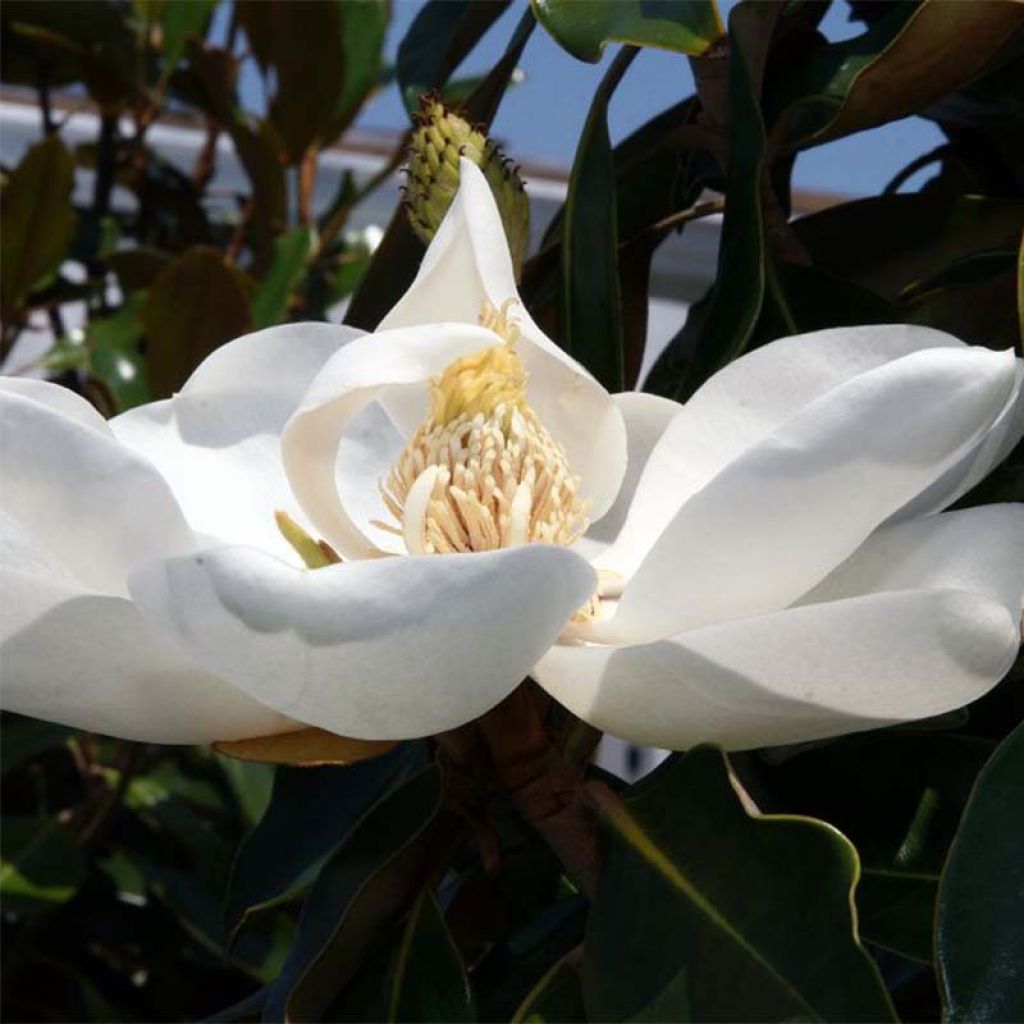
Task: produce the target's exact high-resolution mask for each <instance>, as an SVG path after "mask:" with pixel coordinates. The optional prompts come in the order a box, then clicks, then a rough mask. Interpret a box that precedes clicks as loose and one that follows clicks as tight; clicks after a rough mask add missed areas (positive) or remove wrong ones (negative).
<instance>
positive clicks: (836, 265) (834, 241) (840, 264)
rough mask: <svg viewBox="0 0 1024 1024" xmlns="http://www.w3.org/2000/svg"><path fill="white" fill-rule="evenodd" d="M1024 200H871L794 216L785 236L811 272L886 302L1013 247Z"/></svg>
mask: <svg viewBox="0 0 1024 1024" xmlns="http://www.w3.org/2000/svg"><path fill="white" fill-rule="evenodd" d="M1022 223H1024V202H1022V201H1021V200H1019V199H987V198H984V197H981V196H946V195H942V194H936V193H931V192H921V193H916V194H911V195H892V196H875V197H872V198H870V199H857V200H854V201H853V202H849V203H842V204H840V205H839V206H833V207H830V208H829V209H826V210H822V211H821V212H820V213H814V214H811V215H809V216H807V217H802V218H800V219H799V220H797V221H795V222H794V224H793V230H794V232H795V234H796V236H797V239H798V240H799V241H800V243H801V244H802V245H803V246H804V248H805V249H806V250H807V251H808V253H809V255H810V257H811V260H812V261H813V263H814V264H816V265H817V266H818V267H821V268H822V269H824V270H827V271H829V272H830V273H832V274H834V275H836V276H837V277H840V278H843V279H845V280H847V281H850V282H853V283H854V284H857V285H860V286H862V287H865V288H869V289H871V290H872V291H874V292H876V293H877V294H878V295H881V296H882V297H883V298H886V299H890V300H893V299H896V298H898V297H899V294H900V293H901V292H902V291H903V289H904V288H906V287H907V285H909V284H912V283H913V282H915V281H919V280H922V279H926V278H928V277H930V276H932V275H933V274H937V273H939V272H940V271H942V270H944V269H945V268H947V267H949V266H950V265H952V264H953V263H955V262H957V261H958V260H961V259H963V258H965V257H968V256H971V255H973V254H974V253H978V252H983V251H986V250H991V249H1003V248H1014V249H1015V248H1016V247H1017V245H1018V244H1019V242H1020V237H1019V235H1020V225H1021V224H1022Z"/></svg>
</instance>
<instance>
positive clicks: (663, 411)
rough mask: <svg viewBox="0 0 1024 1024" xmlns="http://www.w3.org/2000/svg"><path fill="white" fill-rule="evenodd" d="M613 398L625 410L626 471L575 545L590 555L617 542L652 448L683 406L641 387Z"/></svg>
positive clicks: (587, 555) (598, 552)
mask: <svg viewBox="0 0 1024 1024" xmlns="http://www.w3.org/2000/svg"><path fill="white" fill-rule="evenodd" d="M612 401H613V402H614V403H615V405H616V407H617V408H618V410H619V412H620V413H622V420H623V423H624V424H625V426H626V444H627V457H626V475H625V476H624V477H623V479H622V486H621V487H620V488H619V493H618V495H617V496H616V498H615V504H614V505H612V507H611V508H610V509H609V510H608V511H607V512H606V513H605V514H604V516H603V517H602V518H601V519H599V520H598V521H597V522H596V523H594V524H593V525H592V526H591V527H590V529H589V530H588V531H587V535H586V536H585V537H583V538H581V539H580V541H579V542H578V543H577V544H576V546H575V548H574V550H576V551H579V552H580V554H582V555H585V556H586V557H587V558H590V559H593V558H595V557H597V556H598V555H599V554H600V552H601V551H603V550H605V549H606V548H607V547H608V546H609V545H610V544H612V543H614V542H615V539H616V537H618V535H619V531H620V530H621V529H622V524H623V523H624V522H625V520H626V514H627V512H628V511H629V507H630V505H631V504H632V502H633V494H634V492H635V491H636V487H637V484H638V483H639V481H640V477H641V474H642V473H643V471H644V468H645V467H646V465H647V460H648V459H649V458H650V456H651V452H652V451H653V449H654V447H655V445H656V444H657V443H658V441H659V440H660V438H661V436H662V434H664V433H665V430H666V428H667V427H668V425H669V423H670V422H671V421H672V420H673V419H674V418H675V416H676V415H677V414H678V413H679V412H680V411H681V409H682V408H683V407H682V406H681V405H680V404H679V403H678V402H673V401H670V400H669V399H667V398H661V397H660V396H659V395H647V394H644V393H643V392H640V391H624V392H622V394H619V395H612Z"/></svg>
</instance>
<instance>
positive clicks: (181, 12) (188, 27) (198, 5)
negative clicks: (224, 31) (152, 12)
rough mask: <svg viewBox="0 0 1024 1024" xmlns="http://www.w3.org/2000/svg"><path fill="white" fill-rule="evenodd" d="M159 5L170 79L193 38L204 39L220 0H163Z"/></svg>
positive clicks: (164, 72)
mask: <svg viewBox="0 0 1024 1024" xmlns="http://www.w3.org/2000/svg"><path fill="white" fill-rule="evenodd" d="M154 6H157V19H158V21H159V23H160V30H161V32H162V34H163V49H164V54H163V56H164V66H163V70H162V72H161V77H162V78H169V77H170V75H171V73H172V72H173V71H174V69H175V67H176V66H177V64H178V61H179V60H181V58H182V56H183V55H184V53H185V43H186V41H187V40H189V39H202V38H203V36H204V35H205V34H206V26H207V24H208V23H209V19H210V14H211V13H212V12H213V9H214V7H215V6H216V0H163V2H162V3H160V4H159V5H154Z"/></svg>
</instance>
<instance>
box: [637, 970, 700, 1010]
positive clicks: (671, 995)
mask: <svg viewBox="0 0 1024 1024" xmlns="http://www.w3.org/2000/svg"><path fill="white" fill-rule="evenodd" d="M686 977H687V969H686V968H685V967H684V968H683V969H682V970H681V971H680V972H679V973H678V974H676V975H675V976H674V977H673V978H672V979H671V980H670V981H669V983H668V984H667V985H666V986H665V987H664V988H663V989H662V990H661V991H660V992H659V993H658V994H657V995H656V996H655V997H654V999H652V1000H651V1001H650V1002H649V1003H648V1004H647V1005H646V1006H645V1007H644V1008H643V1009H642V1010H641V1011H640V1012H639V1013H634V1014H633V1016H632V1017H630V1018H629V1020H630V1024H646V1022H648V1021H650V1022H652V1024H659V1022H660V1021H667V1020H670V1021H689V1020H692V1019H693V1016H692V1014H691V1013H690V991H689V986H688V984H687V981H686Z"/></svg>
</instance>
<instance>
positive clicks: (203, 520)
mask: <svg viewBox="0 0 1024 1024" xmlns="http://www.w3.org/2000/svg"><path fill="white" fill-rule="evenodd" d="M362 333H363V332H361V331H357V330H355V329H354V328H350V327H339V326H337V325H336V324H324V323H301V324H285V325H283V326H280V327H270V328H268V329H266V330H264V331H257V332H256V333H254V334H248V335H245V336H244V337H242V338H238V339H236V340H235V341H232V342H229V343H228V344H227V345H223V346H221V347H220V348H219V349H217V350H216V351H215V352H214V353H212V355H210V356H208V357H207V358H206V359H205V360H204V361H203V362H202V363H201V364H200V365H199V367H198V368H197V369H196V371H195V372H194V373H193V374H192V376H191V377H190V378H189V379H188V381H187V382H186V383H185V385H184V386H183V388H182V389H181V391H180V392H178V393H177V394H176V395H175V396H174V397H173V398H170V399H167V400H166V401H162V402H154V403H152V404H150V405H144V406H140V407H139V408H137V409H132V410H130V411H128V412H126V413H123V414H122V415H120V416H118V417H116V418H115V419H113V420H111V423H110V426H111V429H112V430H113V431H114V433H115V434H116V435H117V436H118V437H119V438H120V439H121V440H122V441H123V442H124V443H125V444H126V445H129V446H130V447H131V448H133V449H134V450H135V451H137V452H139V453H140V454H142V455H144V456H145V457H146V458H148V459H149V460H151V461H152V462H153V463H154V464H155V465H156V466H157V467H158V468H159V470H160V472H161V473H162V474H163V475H164V477H165V478H166V479H167V480H168V481H169V483H170V485H171V487H172V488H173V489H174V492H175V494H176V495H177V497H178V500H179V502H180V504H181V507H182V509H183V510H184V512H185V515H186V517H187V518H188V521H189V523H190V524H191V525H192V527H193V528H194V529H195V530H197V531H199V532H201V533H203V534H206V535H208V536H211V537H216V538H218V539H220V540H223V541H227V542H231V543H239V544H252V545H254V546H256V547H261V548H263V549H265V550H267V551H272V552H274V553H275V554H277V555H279V556H280V557H282V558H286V559H291V560H294V559H295V555H294V552H292V550H291V548H290V547H289V546H288V545H287V543H286V542H285V541H284V540H283V538H282V537H281V536H280V534H279V532H278V530H277V527H276V526H275V523H274V511H275V510H276V509H282V510H283V511H286V512H288V513H289V514H290V515H292V516H293V518H300V516H299V510H298V509H297V507H296V504H295V499H294V497H293V496H292V493H291V489H290V488H289V486H288V481H287V479H286V478H285V475H284V470H283V468H282V465H281V455H280V435H281V429H282V428H283V426H284V424H285V422H286V421H287V419H288V417H289V416H291V414H292V413H293V412H294V411H295V409H296V408H297V407H298V405H299V402H300V400H301V399H302V396H303V395H304V394H305V392H306V389H307V387H308V386H309V384H310V382H311V381H312V379H313V378H314V377H315V376H316V374H317V373H318V372H319V371H320V369H321V368H322V367H323V365H324V363H325V362H326V361H327V360H328V359H329V358H330V357H331V356H332V355H333V354H334V353H335V352H337V351H338V350H339V349H340V348H342V347H343V346H344V345H346V344H348V343H349V342H351V341H352V340H353V339H355V338H358V337H360V336H361V334H362Z"/></svg>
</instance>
